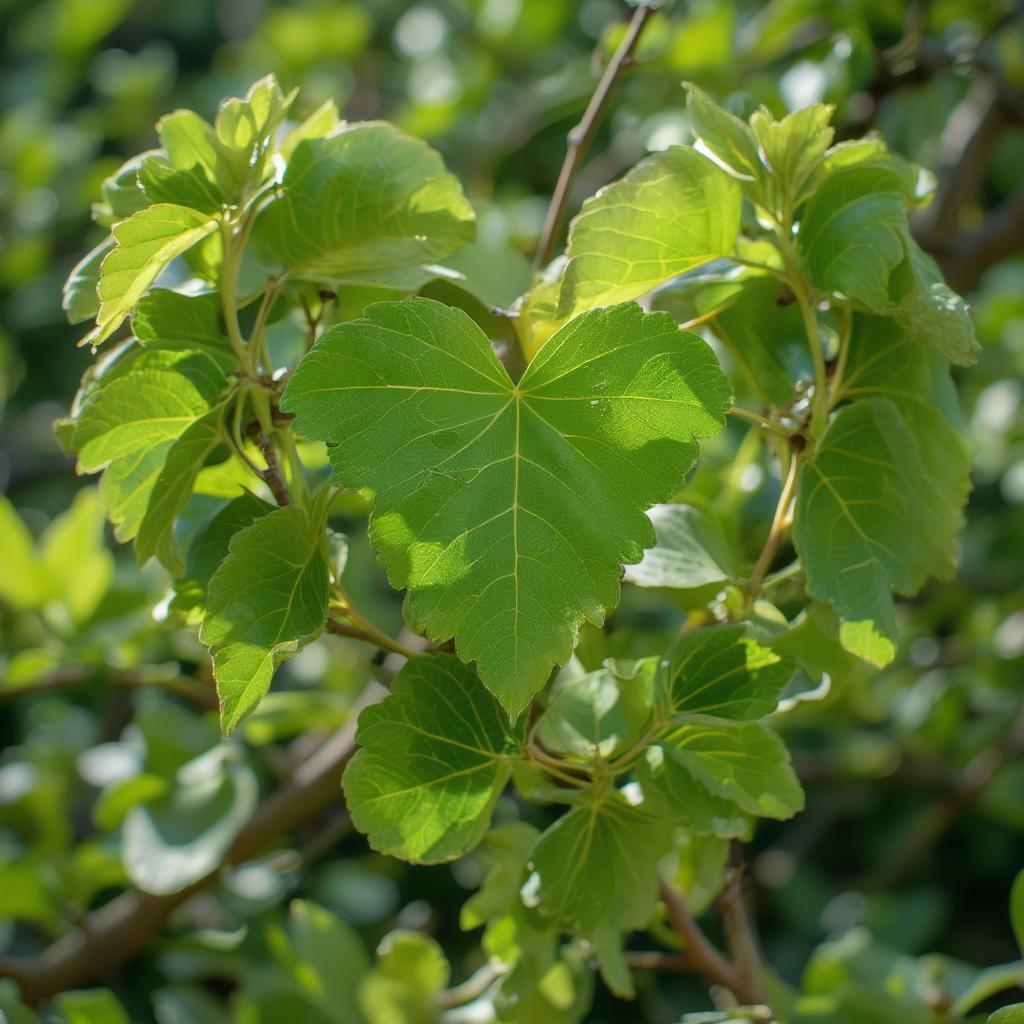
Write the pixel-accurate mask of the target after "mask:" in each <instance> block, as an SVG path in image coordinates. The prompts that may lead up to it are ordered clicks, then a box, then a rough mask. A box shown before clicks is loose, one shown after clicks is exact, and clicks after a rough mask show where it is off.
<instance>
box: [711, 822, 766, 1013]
mask: <svg viewBox="0 0 1024 1024" xmlns="http://www.w3.org/2000/svg"><path fill="white" fill-rule="evenodd" d="M745 876H746V868H745V866H744V863H743V846H742V844H741V843H740V842H738V841H737V840H735V839H734V840H733V841H732V843H731V845H730V864H729V869H728V871H727V872H726V876H725V888H724V889H723V890H722V894H721V896H719V898H718V913H719V914H720V915H721V918H722V927H723V928H724V929H725V941H726V943H727V944H728V947H729V953H730V954H731V956H732V961H733V964H734V965H735V969H736V973H737V975H738V976H739V977H740V978H741V979H742V983H743V985H744V986H745V987H746V988H747V989H748V990H749V991H750V992H751V993H754V994H756V996H757V998H756V999H755V1000H754V1001H755V1002H758V1003H766V1002H767V1001H768V995H767V993H766V992H765V988H764V982H763V981H762V980H761V976H762V974H763V972H764V966H763V961H762V958H761V949H760V943H759V942H758V939H757V935H756V934H755V932H754V924H753V921H752V920H751V918H750V915H749V913H748V911H747V904H746V895H745V892H744V881H745Z"/></svg>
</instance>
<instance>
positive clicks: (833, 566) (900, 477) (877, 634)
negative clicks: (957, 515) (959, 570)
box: [793, 398, 952, 665]
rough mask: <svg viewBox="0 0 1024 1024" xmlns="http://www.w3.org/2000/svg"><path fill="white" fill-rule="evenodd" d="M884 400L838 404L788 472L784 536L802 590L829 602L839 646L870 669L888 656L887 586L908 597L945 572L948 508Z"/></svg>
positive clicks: (891, 633)
mask: <svg viewBox="0 0 1024 1024" xmlns="http://www.w3.org/2000/svg"><path fill="white" fill-rule="evenodd" d="M926 473H927V469H926V465H925V463H924V462H923V461H922V458H921V454H920V449H919V446H918V444H917V442H916V441H915V439H914V435H913V434H912V433H911V432H910V430H908V428H907V425H906V423H905V422H904V420H903V417H901V416H900V413H899V410H898V409H897V407H896V406H895V405H894V404H893V402H892V401H891V400H890V399H889V398H865V399H863V400H861V401H859V402H856V403H854V404H853V405H850V406H847V407H844V408H842V409H841V410H840V411H839V414H838V415H837V416H836V417H835V419H834V420H833V421H832V423H831V424H830V425H829V427H828V429H827V430H826V431H825V434H824V435H823V436H822V439H821V442H820V444H819V446H818V450H817V452H816V453H815V454H814V456H813V458H811V459H809V460H807V461H806V462H805V463H804V464H803V465H802V466H801V467H800V473H799V476H798V478H797V501H796V514H795V520H794V524H793V542H794V544H795V545H796V548H797V551H798V553H799V554H800V561H801V563H802V564H803V566H804V569H805V571H806V573H807V591H808V593H809V594H810V595H811V596H812V597H816V598H818V599H819V600H820V601H825V602H826V603H828V604H831V605H832V607H833V608H835V610H836V611H837V612H838V614H839V617H840V618H841V619H842V623H841V625H840V629H839V636H840V640H841V641H842V644H843V646H844V647H845V648H846V649H847V650H848V651H851V652H852V653H853V654H856V655H858V656H859V657H861V658H864V659H865V660H867V661H870V662H872V663H873V664H876V665H885V664H888V663H889V662H890V661H892V659H893V657H894V655H895V652H896V618H895V609H894V608H893V600H892V591H893V590H895V591H896V592H897V593H900V594H904V595H910V594H913V593H915V592H916V591H917V590H918V588H919V587H920V586H921V584H922V583H923V582H924V580H925V578H926V577H927V576H929V575H937V576H943V575H948V574H949V572H950V571H951V569H952V551H951V537H950V535H949V533H948V532H947V524H948V522H949V518H948V516H949V508H948V505H945V504H944V505H942V506H939V507H938V508H936V507H933V505H932V503H931V501H930V498H931V496H932V494H933V490H934V487H933V485H932V484H931V483H929V481H928V478H927V476H926Z"/></svg>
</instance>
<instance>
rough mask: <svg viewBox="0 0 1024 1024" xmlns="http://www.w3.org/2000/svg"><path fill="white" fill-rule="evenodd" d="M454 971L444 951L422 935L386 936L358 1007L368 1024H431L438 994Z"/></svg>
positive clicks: (364, 984)
mask: <svg viewBox="0 0 1024 1024" xmlns="http://www.w3.org/2000/svg"><path fill="white" fill-rule="evenodd" d="M450 975H451V968H450V967H449V965H448V961H447V959H446V958H445V955H444V952H443V951H442V949H441V947H440V946H439V945H438V944H437V943H436V942H435V941H434V940H433V939H432V938H430V936H429V935H424V934H423V933H422V932H413V931H405V930H398V931H393V932H390V933H389V934H387V935H385V936H384V938H383V940H382V941H381V944H380V946H378V948H377V962H376V964H374V967H373V970H371V971H370V973H369V974H368V975H367V976H366V977H365V978H364V979H363V982H362V985H361V986H360V988H359V1005H360V1006H361V1007H362V1010H363V1013H364V1015H365V1016H366V1019H367V1021H369V1024H432V1022H433V1021H434V1020H436V1018H437V1009H438V1007H437V994H438V993H439V992H440V991H441V990H442V989H444V987H445V986H446V985H447V984H448V979H449V977H450Z"/></svg>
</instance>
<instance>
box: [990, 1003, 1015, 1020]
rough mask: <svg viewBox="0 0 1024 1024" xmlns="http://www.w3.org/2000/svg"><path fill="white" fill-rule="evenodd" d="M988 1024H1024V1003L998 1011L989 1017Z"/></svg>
mask: <svg viewBox="0 0 1024 1024" xmlns="http://www.w3.org/2000/svg"><path fill="white" fill-rule="evenodd" d="M988 1024H1024V1003H1013V1004H1012V1005H1010V1006H1004V1007H1003V1008H1002V1009H1001V1010H996V1012H995V1013H993V1014H992V1016H991V1017H989V1019H988Z"/></svg>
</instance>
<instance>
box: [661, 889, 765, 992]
mask: <svg viewBox="0 0 1024 1024" xmlns="http://www.w3.org/2000/svg"><path fill="white" fill-rule="evenodd" d="M661 899H662V902H663V903H664V904H665V911H666V912H667V914H668V919H669V923H670V924H671V925H672V927H673V928H674V929H675V931H676V934H678V936H679V937H680V938H681V939H682V940H683V945H684V947H685V949H686V953H687V955H688V957H689V959H690V960H691V961H692V962H693V965H694V969H695V970H697V971H699V972H700V973H701V974H703V975H704V976H705V977H707V978H710V979H711V981H713V982H715V983H716V984H718V985H723V986H724V987H725V988H727V989H729V991H730V992H732V994H733V995H734V996H735V997H736V998H737V999H738V1000H739V1001H740V1002H741V1003H747V1004H752V1003H760V1002H762V999H761V997H760V994H759V993H758V992H756V991H753V990H751V989H750V988H749V987H748V986H747V985H746V984H745V983H744V980H743V978H741V977H740V975H739V973H738V972H737V971H736V969H735V968H734V967H733V965H732V964H730V963H729V961H728V960H726V958H725V957H724V956H722V954H721V953H720V952H719V951H718V950H717V949H716V948H715V947H714V946H713V945H712V944H711V942H710V940H709V939H708V937H707V936H706V935H705V934H704V932H702V931H701V928H700V925H699V924H697V922H696V921H695V920H694V919H693V915H692V914H691V913H690V908H689V907H687V905H686V900H685V899H683V894H682V893H681V892H680V891H679V890H678V889H676V888H675V887H674V886H672V885H670V884H669V883H668V882H662V883H661Z"/></svg>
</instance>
